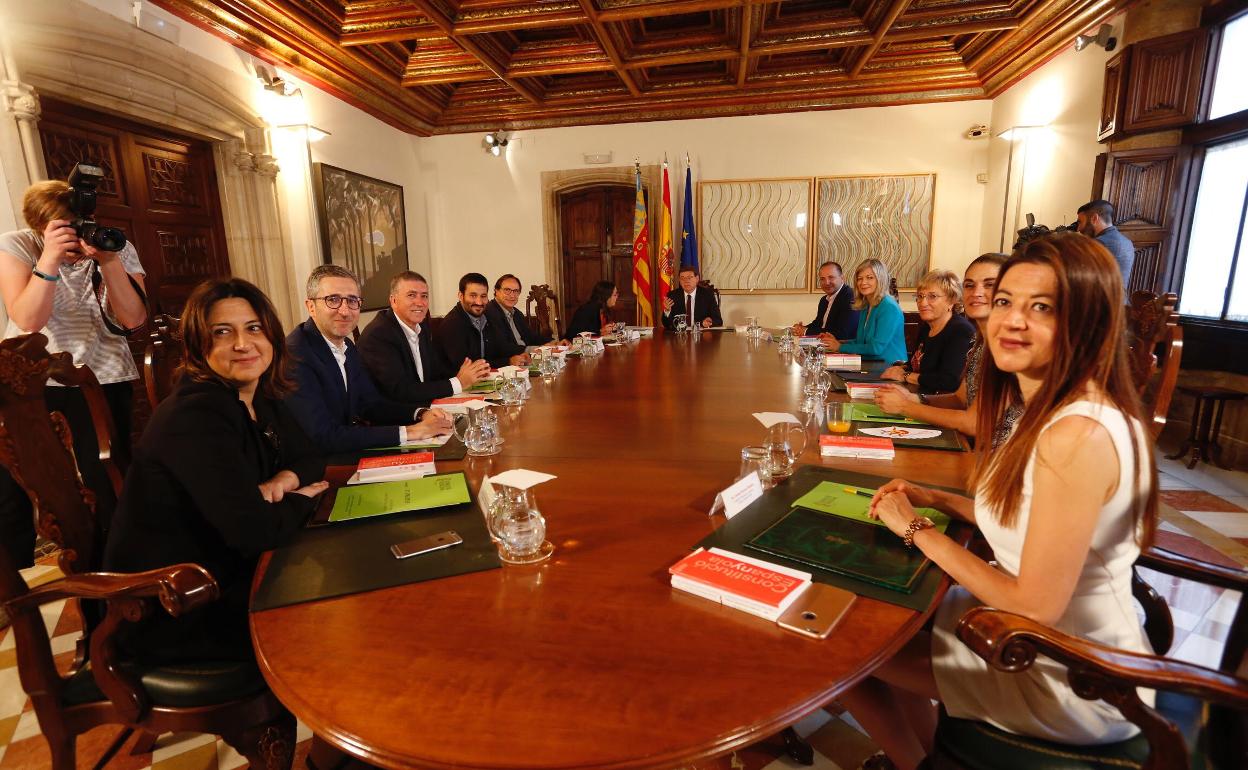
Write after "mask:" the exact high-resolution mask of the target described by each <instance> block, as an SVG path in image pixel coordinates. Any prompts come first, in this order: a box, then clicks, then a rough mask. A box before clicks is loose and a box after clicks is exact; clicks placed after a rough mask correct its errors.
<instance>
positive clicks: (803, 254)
mask: <svg viewBox="0 0 1248 770" xmlns="http://www.w3.org/2000/svg"><path fill="white" fill-rule="evenodd" d="M811 190H812V180H811V179H810V178H809V177H806V178H801V179H743V180H715V181H704V182H699V183H698V197H699V199H700V201H701V206H700V221H699V223H698V237H699V241H700V243H699V249H700V251H701V252H702V277H703V278H705V279H706V280H708V281H710V282H711V283H713V284H715V287H716V288H717V289H719V290H720V291H721V292H722V293H724V294H747V293H756V292H765V293H768V294H798V293H804V292H807V291H809V290H810V286H811V283H810V270H809V268H808V265H809V262H810V247H811V238H810V231H811V227H810V219H811V216H810V213H811V206H812V200H811Z"/></svg>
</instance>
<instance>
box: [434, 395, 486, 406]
mask: <svg viewBox="0 0 1248 770" xmlns="http://www.w3.org/2000/svg"><path fill="white" fill-rule="evenodd" d="M480 398H481V397H480V396H447V397H446V398H435V399H434V400H433V406H446V405H447V404H466V403H468V402H469V401H477V400H479V399H480Z"/></svg>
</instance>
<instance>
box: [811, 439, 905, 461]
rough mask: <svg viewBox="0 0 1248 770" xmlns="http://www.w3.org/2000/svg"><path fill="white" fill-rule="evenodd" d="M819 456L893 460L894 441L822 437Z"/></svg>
mask: <svg viewBox="0 0 1248 770" xmlns="http://www.w3.org/2000/svg"><path fill="white" fill-rule="evenodd" d="M819 454H821V455H823V456H825V457H868V458H877V459H885V460H887V459H891V458H892V457H893V456H894V454H895V452H894V451H893V440H892V439H891V438H878V437H876V436H828V435H824V436H820V437H819Z"/></svg>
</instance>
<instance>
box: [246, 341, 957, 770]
mask: <svg viewBox="0 0 1248 770" xmlns="http://www.w3.org/2000/svg"><path fill="white" fill-rule="evenodd" d="M799 381H800V374H799V371H798V369H797V367H796V366H795V365H791V364H786V362H785V361H784V360H782V359H781V357H780V355H779V354H778V353H777V350H776V346H775V345H774V344H766V343H758V342H753V341H750V340H747V339H745V338H744V335H735V334H732V333H720V332H704V333H701V334H699V335H698V336H697V337H695V338H683V339H681V338H675V337H672V336H669V337H666V338H664V337H663V336H659V337H658V338H656V339H654V340H642V341H640V342H634V343H629V344H628V345H627V346H624V347H618V348H608V349H607V351H606V353H605V355H603V356H601V357H597V358H592V359H587V360H583V361H577V360H570V361H569V363H568V366H567V369H566V370H565V371H564V373H563V374H562V375H560V377H559V378H558V379H557V380H556V381H555V383H554V384H553V385H551V386H546V385H544V384H543V383H542V382H540V381H535V382H534V390H533V396H532V397H531V399H530V401H529V402H528V404H527V405H526V406H525V407H524V408H523V410H522V411H521V412H520V414H519V416H518V417H516V418H515V419H514V420H510V421H508V420H505V421H504V435H505V437H506V444H505V446H504V447H503V452H502V453H501V454H500V455H497V456H495V457H492V458H468V459H467V460H465V461H464V462H463V463H462V466H463V467H464V469H465V470H466V471H467V472H468V474H469V477H470V482H471V484H472V486H473V488H474V489H475V488H476V484H477V483H478V480H479V478H480V475H481V474H482V473H486V472H488V473H491V474H493V473H497V472H499V471H501V470H504V469H507V468H514V467H523V468H530V469H533V470H538V471H545V472H549V473H553V474H556V475H557V476H558V478H557V479H556V480H554V481H550V482H548V483H546V484H544V485H542V486H540V487H538V488H537V500H538V505H539V507H540V509H541V511H542V513H543V514H544V515H545V516H546V518H547V523H548V537H549V539H550V540H551V541H552V542H553V543H554V544H555V546H556V551H555V554H554V556H553V558H552V559H551V560H550V561H548V562H546V563H545V564H542V565H540V566H536V567H533V566H530V567H504V568H502V569H496V570H489V571H486V572H477V573H473V574H468V575H462V576H458V577H452V578H446V579H442V580H434V581H428V582H423V583H416V584H411V585H406V586H401V587H398V588H391V589H386V590H381V591H373V592H369V593H363V594H356V595H353V596H347V597H341V598H337V599H331V600H325V601H319V602H311V603H306V604H299V605H294V606H289V607H283V608H279V609H273V610H268V611H265V612H260V613H256V614H254V615H253V616H252V633H253V637H254V640H255V646H256V649H257V651H258V655H259V659H260V662H261V667H262V669H263V671H264V674H265V677H266V678H267V679H268V681H269V684H270V685H271V686H272V688H273V691H274V692H275V693H276V694H277V696H278V697H279V698H280V699H281V700H282V702H283V703H285V704H286V705H287V706H288V707H289V708H290V709H291V711H293V712H294V713H295V715H296V716H298V717H299V719H301V720H302V721H303V722H304V723H305V724H306V725H308V726H309V727H310V728H311V729H312V731H313V732H315V733H316V734H317V735H318V736H320V737H322V738H323V739H325V740H327V741H329V742H330V743H331V744H333V745H335V746H337V747H338V748H340V749H342V750H344V751H346V752H348V753H349V754H353V755H355V756H358V757H360V758H363V759H365V760H367V761H369V762H372V763H375V764H378V765H382V766H385V767H392V768H413V767H420V768H425V767H434V768H450V767H456V768H462V767H472V768H671V767H679V766H681V765H687V764H689V763H691V762H694V761H697V760H699V759H705V758H709V757H713V756H716V755H719V754H723V753H726V752H728V751H730V750H732V749H734V748H736V747H739V746H742V745H744V744H748V743H751V742H753V741H756V740H759V739H762V738H765V737H768V736H770V735H772V734H774V733H776V732H778V731H779V730H781V729H782V728H784V727H785V726H788V725H790V724H792V723H794V722H796V721H797V720H799V719H800V718H802V717H803V716H805V715H807V714H809V713H811V712H812V711H813V710H814V709H816V708H818V707H819V706H820V705H822V704H824V703H826V702H828V701H829V700H830V699H832V698H833V697H834V696H836V695H837V694H838V693H839V692H841V691H842V690H844V689H845V688H846V687H848V686H849V685H851V684H853V683H854V682H856V681H857V680H858V679H860V678H861V677H863V676H865V675H866V674H867V673H868V672H869V671H871V670H872V669H873V668H874V667H875V666H876V665H878V664H879V663H880V662H881V661H883V660H885V659H886V658H887V657H888V656H890V655H891V654H892V653H893V652H894V651H896V650H897V649H898V648H899V647H900V646H901V645H902V644H904V643H905V642H906V640H907V639H909V638H910V637H911V636H912V635H913V634H914V633H915V632H916V631H917V630H918V629H919V627H920V626H921V625H922V624H923V622H924V620H925V619H926V617H927V615H928V614H930V609H929V612H927V613H917V612H913V611H910V610H907V609H903V608H900V607H897V606H894V605H890V604H886V603H883V602H879V601H872V600H868V599H860V600H859V601H858V602H856V603H855V605H854V607H853V608H852V610H851V611H850V614H849V615H848V616H847V617H846V619H845V620H844V621H843V623H842V625H841V626H839V627H838V629H837V630H836V632H835V633H834V635H833V636H832V637H831V638H829V639H828V640H827V641H823V642H819V641H814V640H809V639H806V638H804V637H800V636H797V635H795V634H792V633H789V632H786V631H783V630H781V629H780V628H779V627H777V626H776V625H775V624H774V623H771V622H768V621H764V620H762V619H759V618H755V617H753V616H750V615H747V614H744V613H741V612H739V611H736V610H732V609H727V608H724V607H721V606H719V605H716V604H714V603H712V602H708V601H705V600H703V599H699V598H695V597H691V596H688V595H686V594H682V593H680V592H678V591H675V590H673V589H672V588H671V587H670V585H669V583H668V574H667V568H668V566H670V565H671V564H672V563H674V562H675V561H677V560H678V559H679V558H680V557H681V556H683V555H684V554H686V553H688V551H689V549H690V547H691V546H692V545H693V544H695V543H696V542H697V541H698V540H700V539H701V538H703V537H704V536H706V535H707V534H708V533H709V532H711V531H712V530H713V528H714V527H716V526H717V524H718V523H719V522H722V520H723V519H722V516H716V517H708V516H707V513H706V512H707V511H708V510H709V508H710V506H711V503H712V501H713V498H714V495H715V492H716V491H717V490H719V489H721V488H723V487H724V486H726V485H728V484H729V483H731V482H732V480H733V479H734V478H735V474H736V472H737V469H738V465H739V458H740V450H741V447H742V446H745V445H748V444H758V443H761V441H762V439H763V433H764V431H763V429H762V427H761V426H760V425H759V423H758V422H757V421H756V420H755V419H754V418H753V417H752V416H751V413H752V412H756V411H764V410H768V411H793V410H794V409H795V408H796V406H797V404H798V403H799V397H800V392H799ZM803 460H804V461H805V462H812V463H820V462H823V464H826V465H837V466H838V467H844V468H846V469H849V470H857V471H861V472H865V473H874V474H878V475H897V476H904V477H908V478H912V479H915V480H921V481H926V482H930V483H933V484H940V485H945V486H954V487H961V486H963V484H964V479H965V477H966V473H967V471H968V469H969V465H970V455H969V453H956V452H941V451H930V450H927V451H924V450H913V449H912V450H902V449H899V450H898V451H897V457H896V459H895V461H893V462H892V463H887V462H881V461H853V460H848V461H838V462H836V463H833V462H832V461H831V460H830V459H829V460H826V461H825V460H823V459H822V458H820V457H819V455H818V452H817V450H816V449H814V448H813V447H812V448H811V449H809V450H808V451H807V453H806V455H805V457H804V458H803ZM460 466H461V463H449V464H442V465H441V466H440V467H439V470H454V469H456V468H457V467H460Z"/></svg>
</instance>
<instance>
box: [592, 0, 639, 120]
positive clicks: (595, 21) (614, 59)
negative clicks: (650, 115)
mask: <svg viewBox="0 0 1248 770" xmlns="http://www.w3.org/2000/svg"><path fill="white" fill-rule="evenodd" d="M580 3H581V9H582V10H583V11H584V13H585V18H586V19H588V20H589V26H590V28H591V29H592V30H593V31H594V37H596V38H597V39H598V45H600V46H602V52H603V53H605V54H606V55H607V58H608V59H610V60H611V64H612V66H614V67H615V69H616V71H617V72H618V73H619V76H620V80H621V81H622V82H623V83H624V87H625V88H627V89H628V92H629V93H630V94H632V95H633V96H641V88H639V87H638V85H637V80H636V78H634V77H633V75H632V73H630V72H629V71H628V70H627V69H625V68H624V59H623V58H622V57H621V56H620V52H619V51H618V50H616V48H615V42H614V41H613V40H612V39H611V33H610V31H609V30H608V29H607V27H606V25H605V24H603V22H602V19H600V18H598V9H597V8H595V7H594V3H593V0H580Z"/></svg>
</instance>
